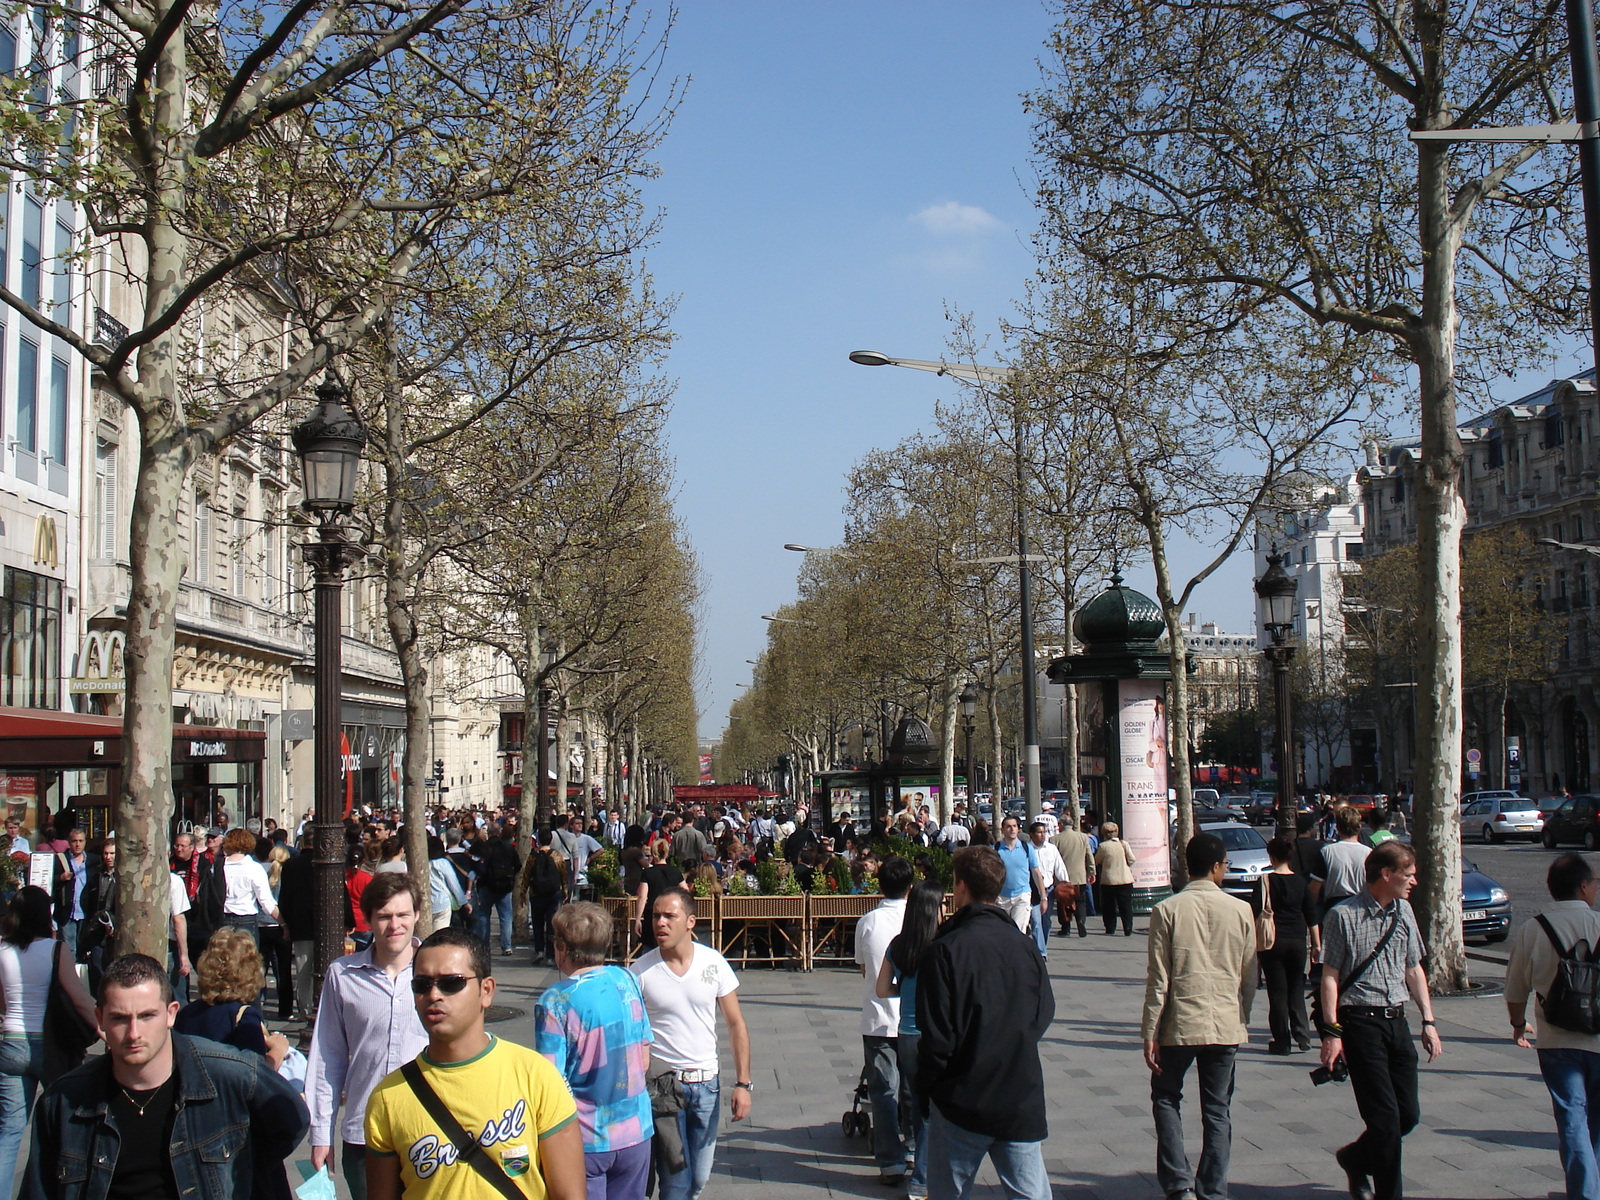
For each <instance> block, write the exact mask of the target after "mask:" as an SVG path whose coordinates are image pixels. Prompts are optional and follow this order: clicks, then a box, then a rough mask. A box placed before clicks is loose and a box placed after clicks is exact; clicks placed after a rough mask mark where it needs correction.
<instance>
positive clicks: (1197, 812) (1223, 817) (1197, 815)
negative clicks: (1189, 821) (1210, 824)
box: [1194, 804, 1249, 828]
mask: <svg viewBox="0 0 1600 1200" xmlns="http://www.w3.org/2000/svg"><path fill="white" fill-rule="evenodd" d="M1207 821H1219V822H1224V823H1226V824H1229V825H1248V824H1249V822H1248V821H1246V820H1245V819H1244V814H1243V813H1241V812H1239V811H1237V810H1236V809H1232V808H1206V807H1204V806H1202V805H1199V804H1196V805H1195V806H1194V823H1195V826H1196V827H1197V828H1198V827H1199V826H1200V825H1201V824H1203V823H1205V822H1207Z"/></svg>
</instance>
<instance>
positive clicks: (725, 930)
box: [717, 895, 808, 968]
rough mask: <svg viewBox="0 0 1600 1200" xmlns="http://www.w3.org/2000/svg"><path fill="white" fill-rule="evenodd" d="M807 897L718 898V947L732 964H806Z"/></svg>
mask: <svg viewBox="0 0 1600 1200" xmlns="http://www.w3.org/2000/svg"><path fill="white" fill-rule="evenodd" d="M807 923H808V922H807V920H806V898H805V896H803V895H800V896H720V897H718V899H717V934H718V942H717V946H718V949H720V950H721V951H722V953H723V955H724V956H725V957H726V958H727V959H728V960H729V961H730V962H731V961H734V960H737V961H738V962H739V963H740V964H741V965H747V964H749V963H752V962H756V963H770V964H772V965H774V966H776V965H778V964H779V963H794V964H797V965H798V966H800V967H802V968H803V967H804V966H805V964H806V926H807Z"/></svg>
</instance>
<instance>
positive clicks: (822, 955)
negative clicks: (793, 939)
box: [806, 893, 883, 971]
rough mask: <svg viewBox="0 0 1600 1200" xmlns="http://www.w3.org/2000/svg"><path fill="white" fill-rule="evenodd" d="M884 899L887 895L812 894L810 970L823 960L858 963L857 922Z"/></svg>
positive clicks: (808, 925) (808, 940) (808, 943)
mask: <svg viewBox="0 0 1600 1200" xmlns="http://www.w3.org/2000/svg"><path fill="white" fill-rule="evenodd" d="M882 902H883V897H882V896H878V895H872V896H864V895H863V896H838V895H833V896H830V895H828V894H826V893H822V894H817V893H812V895H811V904H810V912H809V916H808V919H807V921H806V970H808V971H809V970H811V969H812V968H814V967H815V966H816V965H817V961H818V960H819V959H820V960H822V961H824V962H830V963H835V964H837V963H849V964H851V965H852V966H854V965H855V961H856V958H855V929H856V922H857V921H859V920H860V919H861V918H862V917H864V916H866V915H867V914H868V913H869V912H871V911H872V910H873V909H875V908H877V907H878V905H879V904H881V903H882Z"/></svg>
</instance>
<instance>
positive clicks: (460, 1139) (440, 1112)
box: [400, 1058, 538, 1200]
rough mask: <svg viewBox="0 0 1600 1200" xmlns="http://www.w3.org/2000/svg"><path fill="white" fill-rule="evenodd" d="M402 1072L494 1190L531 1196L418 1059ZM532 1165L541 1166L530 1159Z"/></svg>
mask: <svg viewBox="0 0 1600 1200" xmlns="http://www.w3.org/2000/svg"><path fill="white" fill-rule="evenodd" d="M400 1074H401V1075H403V1076H405V1081H406V1082H407V1083H408V1084H410V1085H411V1091H412V1093H413V1094H414V1095H415V1096H416V1098H417V1100H418V1102H419V1103H421V1105H422V1107H423V1108H424V1109H426V1110H427V1112H428V1115H429V1116H430V1117H432V1118H433V1120H434V1123H435V1124H436V1125H438V1126H439V1129H440V1132H442V1133H443V1134H444V1135H445V1137H447V1138H449V1139H450V1144H451V1145H452V1146H454V1147H455V1148H456V1153H457V1154H458V1155H459V1156H460V1157H461V1159H462V1160H463V1161H465V1162H467V1163H469V1164H471V1166H472V1169H473V1170H474V1171H476V1172H477V1173H478V1174H479V1175H482V1176H483V1177H484V1179H486V1180H487V1181H488V1182H489V1183H490V1184H492V1185H493V1187H494V1190H495V1191H497V1192H499V1193H500V1194H501V1195H502V1196H504V1197H505V1200H528V1197H527V1195H526V1193H524V1192H523V1190H522V1189H521V1188H519V1187H518V1186H517V1185H516V1184H514V1183H512V1182H511V1176H509V1175H507V1174H506V1172H505V1168H504V1167H502V1166H501V1165H500V1164H499V1163H497V1162H495V1160H494V1159H492V1158H490V1157H489V1155H488V1154H487V1153H486V1152H485V1150H484V1148H483V1147H482V1146H480V1145H479V1144H478V1139H477V1138H475V1137H473V1136H472V1135H471V1134H470V1133H468V1132H467V1131H466V1130H465V1129H463V1128H462V1127H461V1122H460V1121H458V1120H456V1118H455V1115H454V1114H453V1113H451V1111H450V1110H449V1109H448V1108H446V1107H445V1106H444V1101H443V1100H441V1099H439V1093H438V1092H436V1091H434V1090H433V1088H432V1086H431V1085H430V1084H429V1083H428V1080H427V1079H426V1077H424V1075H423V1074H422V1068H421V1067H420V1066H418V1065H417V1060H416V1059H414V1058H413V1059H412V1060H411V1061H410V1062H408V1063H406V1065H405V1066H403V1067H401V1068H400ZM533 1153H538V1151H537V1149H534V1150H533ZM529 1169H530V1170H537V1169H538V1168H537V1167H536V1166H535V1165H534V1164H531V1163H530V1164H529Z"/></svg>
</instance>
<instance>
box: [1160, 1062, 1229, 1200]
mask: <svg viewBox="0 0 1600 1200" xmlns="http://www.w3.org/2000/svg"><path fill="white" fill-rule="evenodd" d="M1238 1049H1239V1048H1238V1047H1237V1046H1162V1047H1161V1074H1159V1075H1152V1076H1151V1077H1150V1106H1151V1108H1153V1109H1154V1110H1155V1124H1156V1186H1157V1187H1159V1188H1160V1189H1161V1192H1162V1194H1163V1195H1167V1196H1170V1195H1171V1194H1172V1193H1173V1192H1181V1191H1183V1190H1184V1189H1185V1188H1190V1187H1192V1188H1193V1189H1194V1190H1195V1194H1196V1195H1198V1196H1199V1197H1200V1200H1223V1198H1224V1197H1226V1196H1227V1194H1228V1159H1229V1156H1230V1154H1231V1153H1232V1150H1233V1118H1232V1115H1231V1112H1230V1109H1231V1106H1232V1104H1233V1060H1234V1056H1235V1054H1236V1053H1237V1051H1238ZM1190 1063H1194V1064H1195V1074H1196V1076H1198V1077H1199V1080H1200V1126H1201V1129H1202V1131H1203V1134H1204V1139H1205V1140H1204V1144H1203V1146H1202V1148H1201V1150H1200V1169H1199V1170H1198V1171H1193V1170H1191V1169H1190V1167H1189V1155H1188V1153H1187V1152H1185V1150H1184V1148H1183V1116H1182V1114H1181V1112H1180V1108H1181V1106H1182V1104H1183V1077H1184V1076H1185V1075H1186V1074H1188V1072H1189V1064H1190Z"/></svg>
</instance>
